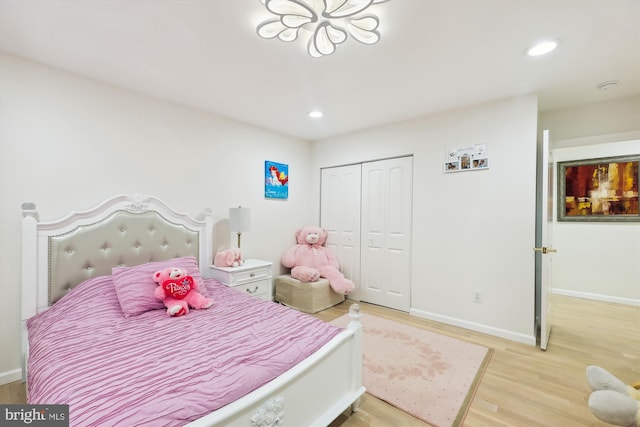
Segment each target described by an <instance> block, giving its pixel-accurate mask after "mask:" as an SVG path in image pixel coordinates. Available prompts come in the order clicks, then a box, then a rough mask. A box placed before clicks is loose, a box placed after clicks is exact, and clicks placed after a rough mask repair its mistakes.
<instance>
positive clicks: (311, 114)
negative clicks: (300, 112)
mask: <svg viewBox="0 0 640 427" xmlns="http://www.w3.org/2000/svg"><path fill="white" fill-rule="evenodd" d="M322 116H323V114H322V111H318V110H314V111H310V112H309V117H311V118H314V119H319V118H320V117H322Z"/></svg>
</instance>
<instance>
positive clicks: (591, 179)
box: [558, 155, 640, 222]
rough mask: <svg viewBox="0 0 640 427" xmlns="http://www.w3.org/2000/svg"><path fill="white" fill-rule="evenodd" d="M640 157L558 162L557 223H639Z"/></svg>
mask: <svg viewBox="0 0 640 427" xmlns="http://www.w3.org/2000/svg"><path fill="white" fill-rule="evenodd" d="M639 163H640V155H631V156H617V157H603V158H600V159H588V160H575V161H568V162H558V221H601V222H634V221H636V222H640V211H639V210H638V181H639V180H640V176H639V175H638V173H639V171H638V164H639Z"/></svg>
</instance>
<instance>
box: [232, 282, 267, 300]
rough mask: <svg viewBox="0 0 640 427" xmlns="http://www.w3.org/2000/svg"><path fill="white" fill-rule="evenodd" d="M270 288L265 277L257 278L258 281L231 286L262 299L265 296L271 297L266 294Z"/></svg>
mask: <svg viewBox="0 0 640 427" xmlns="http://www.w3.org/2000/svg"><path fill="white" fill-rule="evenodd" d="M270 288H271V287H270V286H269V280H267V279H265V280H259V281H255V282H251V283H247V284H244V285H235V286H233V289H237V290H239V291H242V292H245V293H247V294H249V295H251V296H254V297H258V298H262V299H266V298H267V297H268V298H269V299H271V298H270V297H269V296H268V293H269V289H270Z"/></svg>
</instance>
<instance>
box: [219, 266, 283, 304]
mask: <svg viewBox="0 0 640 427" xmlns="http://www.w3.org/2000/svg"><path fill="white" fill-rule="evenodd" d="M211 277H213V278H214V279H216V280H217V281H219V282H221V283H224V284H225V285H227V286H231V287H232V288H235V289H238V290H239V291H242V292H246V293H248V294H249V295H252V296H254V297H256V298H260V299H263V300H265V301H273V286H272V279H271V263H270V262H267V261H260V260H258V259H246V260H244V264H243V265H241V266H238V267H216V266H214V265H212V266H211Z"/></svg>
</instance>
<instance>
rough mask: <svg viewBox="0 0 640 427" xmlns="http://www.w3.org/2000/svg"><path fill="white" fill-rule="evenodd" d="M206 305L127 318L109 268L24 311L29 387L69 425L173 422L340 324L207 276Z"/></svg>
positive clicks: (223, 398)
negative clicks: (65, 408) (209, 301)
mask: <svg viewBox="0 0 640 427" xmlns="http://www.w3.org/2000/svg"><path fill="white" fill-rule="evenodd" d="M204 285H205V286H206V291H203V293H205V294H206V295H207V296H212V297H213V298H214V299H215V304H214V306H213V307H211V308H209V309H207V310H192V311H191V312H190V313H189V314H188V315H186V316H182V317H177V318H169V317H167V315H166V313H165V311H164V310H153V311H149V312H146V313H144V314H141V315H139V316H136V317H129V318H125V317H123V315H122V312H121V310H120V305H119V304H118V300H117V298H116V295H115V292H114V288H113V284H112V282H111V277H110V276H103V277H98V278H95V279H91V280H89V281H87V282H84V283H83V284H81V285H80V286H78V287H77V288H76V289H74V290H73V291H72V292H70V293H69V294H68V295H67V296H65V297H64V298H63V299H61V300H60V301H58V303H56V304H55V305H54V306H53V307H51V308H50V309H49V310H47V311H45V312H43V313H40V314H38V315H36V316H34V317H33V318H31V319H29V321H28V329H29V346H30V354H29V371H28V396H29V403H32V404H69V405H70V407H69V411H70V424H71V425H72V426H89V425H95V426H112V425H126V426H141V425H153V426H174V425H183V424H185V423H187V422H189V421H192V420H194V419H197V418H200V417H202V416H204V415H206V414H208V413H210V412H212V411H214V410H216V409H218V408H220V407H222V406H224V405H226V404H228V403H230V402H232V401H234V400H236V399H238V398H240V397H242V396H243V395H245V394H247V393H248V392H250V391H252V390H254V389H256V388H258V387H260V386H261V385H263V384H265V383H267V382H268V381H270V380H272V379H274V378H276V377H277V376H278V375H280V374H282V373H283V372H285V371H286V370H288V369H289V368H290V367H292V366H293V365H295V364H296V363H298V362H300V361H302V360H303V359H305V358H306V357H308V356H309V355H310V354H312V353H313V352H315V351H316V350H317V349H319V348H320V347H321V346H322V345H324V344H325V343H327V342H328V341H329V340H330V339H331V338H333V337H334V336H335V335H337V334H338V333H339V332H340V331H341V329H339V328H336V327H334V326H331V325H329V324H327V323H325V322H322V321H320V320H319V319H316V318H314V317H311V316H308V315H305V314H303V313H299V312H297V311H294V310H292V309H289V308H286V307H284V306H281V305H278V304H275V303H272V302H266V301H261V300H258V299H255V298H253V297H251V296H249V295H247V294H243V293H240V292H238V291H234V290H233V289H230V288H228V287H226V286H224V285H221V284H219V283H217V282H215V281H213V280H205V283H204Z"/></svg>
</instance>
